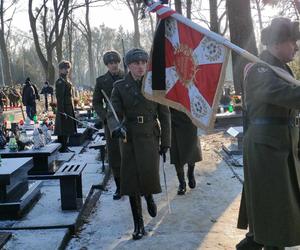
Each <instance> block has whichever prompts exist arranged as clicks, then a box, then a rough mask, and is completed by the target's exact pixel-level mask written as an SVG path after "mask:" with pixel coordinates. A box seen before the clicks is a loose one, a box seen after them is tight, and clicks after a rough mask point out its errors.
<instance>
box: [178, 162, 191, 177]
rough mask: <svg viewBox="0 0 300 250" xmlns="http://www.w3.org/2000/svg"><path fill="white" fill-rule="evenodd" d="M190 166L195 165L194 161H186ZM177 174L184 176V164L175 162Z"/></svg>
mask: <svg viewBox="0 0 300 250" xmlns="http://www.w3.org/2000/svg"><path fill="white" fill-rule="evenodd" d="M188 165H190V166H195V163H188ZM175 169H176V173H177V176H184V165H180V164H175Z"/></svg>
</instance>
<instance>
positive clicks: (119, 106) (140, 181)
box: [108, 48, 170, 239]
mask: <svg viewBox="0 0 300 250" xmlns="http://www.w3.org/2000/svg"><path fill="white" fill-rule="evenodd" d="M147 60H148V54H147V53H146V52H145V51H144V50H142V49H137V48H136V49H132V50H130V51H128V52H127V54H126V56H125V63H126V65H127V66H128V69H129V71H130V72H129V73H128V74H127V75H126V76H125V79H124V80H120V81H117V82H116V83H115V84H114V89H113V91H112V95H111V102H112V105H113V107H114V109H115V111H116V113H117V115H118V117H119V120H120V121H122V124H119V123H118V122H117V120H116V119H115V118H114V116H113V113H112V112H111V111H110V112H109V114H108V125H109V127H110V131H112V136H113V137H121V138H123V141H122V143H121V155H122V161H121V194H123V195H128V196H129V201H130V205H131V210H132V215H133V220H134V232H133V234H132V236H133V239H140V238H142V237H143V235H144V234H145V230H144V222H143V215H142V206H141V196H144V197H145V199H146V202H147V207H148V212H149V214H150V216H152V217H155V216H156V214H157V208H156V204H155V202H154V200H153V196H152V194H157V193H160V192H161V186H160V178H159V162H160V156H159V153H160V154H165V153H166V152H167V150H168V148H169V147H170V112H169V109H168V108H167V107H166V106H163V105H160V104H158V103H155V102H152V101H149V100H147V99H146V98H145V97H144V96H143V95H142V92H141V88H142V80H143V76H144V74H145V72H146V65H147ZM125 131H126V132H125Z"/></svg>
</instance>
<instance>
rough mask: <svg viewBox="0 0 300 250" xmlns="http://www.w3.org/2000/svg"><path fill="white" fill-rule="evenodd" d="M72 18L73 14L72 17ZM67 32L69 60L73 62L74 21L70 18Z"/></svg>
mask: <svg viewBox="0 0 300 250" xmlns="http://www.w3.org/2000/svg"><path fill="white" fill-rule="evenodd" d="M70 18H71V19H72V14H71V17H70ZM67 33H68V60H69V61H70V62H71V63H72V52H73V24H72V21H70V20H69V19H68V25H67Z"/></svg>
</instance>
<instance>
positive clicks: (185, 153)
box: [170, 109, 202, 166]
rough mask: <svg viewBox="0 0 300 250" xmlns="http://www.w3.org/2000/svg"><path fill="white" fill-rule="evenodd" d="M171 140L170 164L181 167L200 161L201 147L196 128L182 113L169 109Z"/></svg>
mask: <svg viewBox="0 0 300 250" xmlns="http://www.w3.org/2000/svg"><path fill="white" fill-rule="evenodd" d="M170 111H171V121H172V122H171V124H172V139H171V148H170V158H171V164H175V165H178V166H183V165H184V164H186V163H190V164H192V163H195V162H198V161H201V160H202V154H201V145H200V140H199V137H198V136H197V127H196V126H195V125H194V124H193V123H192V122H191V119H190V118H189V117H188V116H187V115H186V114H184V113H183V112H180V111H177V110H175V109H171V110H170Z"/></svg>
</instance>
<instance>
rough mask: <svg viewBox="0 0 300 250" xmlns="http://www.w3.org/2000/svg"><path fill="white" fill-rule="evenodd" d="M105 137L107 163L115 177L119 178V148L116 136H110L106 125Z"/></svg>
mask: <svg viewBox="0 0 300 250" xmlns="http://www.w3.org/2000/svg"><path fill="white" fill-rule="evenodd" d="M104 129H105V138H106V145H107V153H108V164H109V167H110V168H111V170H112V172H113V175H114V177H115V178H120V171H121V149H120V141H119V139H118V138H111V136H110V132H109V129H108V126H107V125H105V127H104Z"/></svg>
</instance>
